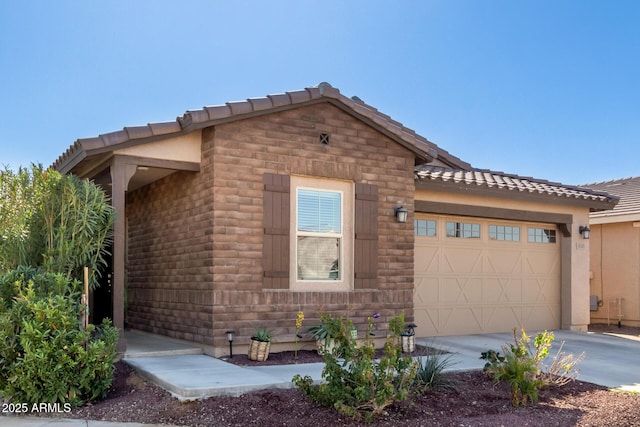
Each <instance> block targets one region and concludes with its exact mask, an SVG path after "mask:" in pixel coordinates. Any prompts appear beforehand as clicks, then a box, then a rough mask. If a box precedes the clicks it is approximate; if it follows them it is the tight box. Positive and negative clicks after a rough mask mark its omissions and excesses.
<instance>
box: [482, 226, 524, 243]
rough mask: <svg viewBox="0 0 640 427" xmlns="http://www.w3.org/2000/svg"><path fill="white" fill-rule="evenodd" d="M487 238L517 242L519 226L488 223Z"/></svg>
mask: <svg viewBox="0 0 640 427" xmlns="http://www.w3.org/2000/svg"><path fill="white" fill-rule="evenodd" d="M489 239H490V240H503V241H508V242H519V241H520V227H514V226H510V225H489Z"/></svg>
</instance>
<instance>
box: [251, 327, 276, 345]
mask: <svg viewBox="0 0 640 427" xmlns="http://www.w3.org/2000/svg"><path fill="white" fill-rule="evenodd" d="M251 339H252V340H256V341H260V342H271V341H272V340H273V336H272V333H271V330H270V329H268V328H257V329H256V330H255V332H254V333H253V335H252V336H251Z"/></svg>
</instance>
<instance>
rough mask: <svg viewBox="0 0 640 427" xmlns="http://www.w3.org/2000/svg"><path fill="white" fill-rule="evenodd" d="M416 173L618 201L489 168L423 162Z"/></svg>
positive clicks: (431, 178) (426, 177)
mask: <svg viewBox="0 0 640 427" xmlns="http://www.w3.org/2000/svg"><path fill="white" fill-rule="evenodd" d="M415 176H416V181H418V182H429V181H439V182H444V183H446V182H453V183H464V184H466V185H477V186H485V187H487V188H492V187H496V188H498V189H505V190H506V191H515V192H522V193H524V192H527V193H538V194H543V195H548V196H557V197H565V198H571V199H583V200H592V201H596V202H605V203H610V204H611V206H613V204H615V203H616V202H617V198H616V197H612V194H609V193H606V192H603V191H594V190H592V189H588V188H582V187H577V186H572V185H564V184H560V183H555V182H549V181H546V180H542V179H536V178H531V177H521V176H518V175H512V174H505V173H504V172H495V171H489V170H480V169H474V170H453V169H448V168H443V167H440V166H429V165H424V166H419V167H417V168H416V172H415ZM639 182H640V181H639Z"/></svg>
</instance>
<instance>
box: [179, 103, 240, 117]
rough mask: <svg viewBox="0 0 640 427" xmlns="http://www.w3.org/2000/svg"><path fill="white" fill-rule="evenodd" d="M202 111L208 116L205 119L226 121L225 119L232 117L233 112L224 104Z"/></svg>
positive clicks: (205, 108)
mask: <svg viewBox="0 0 640 427" xmlns="http://www.w3.org/2000/svg"><path fill="white" fill-rule="evenodd" d="M204 110H205V111H206V112H207V115H208V116H207V117H209V120H220V119H226V118H227V117H231V116H232V115H233V112H232V111H231V107H229V106H228V105H226V104H225V105H216V106H214V107H204ZM192 113H193V112H187V114H192ZM204 120H206V119H204ZM204 120H202V121H204Z"/></svg>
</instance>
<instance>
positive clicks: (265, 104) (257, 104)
mask: <svg viewBox="0 0 640 427" xmlns="http://www.w3.org/2000/svg"><path fill="white" fill-rule="evenodd" d="M248 101H249V102H250V103H251V107H252V108H253V111H260V110H268V109H270V108H273V103H272V102H271V100H270V99H269V98H249V99H248Z"/></svg>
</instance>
